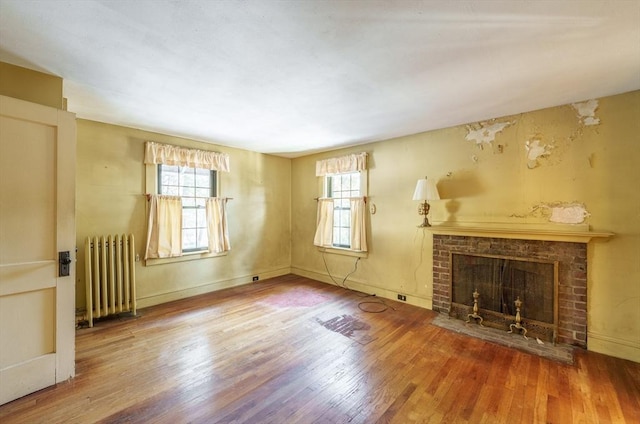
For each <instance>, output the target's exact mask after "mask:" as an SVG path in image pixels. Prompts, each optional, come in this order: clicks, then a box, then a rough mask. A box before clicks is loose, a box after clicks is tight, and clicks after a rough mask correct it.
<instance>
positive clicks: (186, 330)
mask: <svg viewBox="0 0 640 424" xmlns="http://www.w3.org/2000/svg"><path fill="white" fill-rule="evenodd" d="M294 293H296V294H295V296H294ZM301 293H302V294H303V295H304V294H306V297H304V296H303V297H304V298H302V299H300V294H301ZM363 301H374V302H376V301H380V299H376V298H371V297H369V298H363V297H361V294H359V293H355V292H350V291H347V290H344V289H342V288H340V287H335V286H330V285H327V284H323V283H319V282H316V281H312V280H309V279H306V278H302V277H298V276H293V275H289V276H284V277H279V278H275V279H271V280H265V281H261V282H258V283H253V284H251V285H246V286H243V287H238V288H233V289H228V290H224V291H220V292H216V293H210V294H206V295H202V296H197V297H193V298H190V299H185V300H181V301H177V302H173V303H170V304H165V305H159V306H156V307H152V308H147V309H145V310H142V311H141V315H140V316H139V317H137V318H120V319H115V320H109V321H102V322H99V323H98V324H97V326H96V327H94V328H92V329H81V330H78V332H77V339H76V352H77V353H76V358H77V364H76V371H77V376H76V378H74V379H72V380H70V381H68V382H65V383H61V384H58V385H57V386H55V387H52V388H48V389H45V390H42V391H40V392H38V393H34V394H32V395H29V396H26V397H24V398H21V399H18V400H16V401H13V402H11V403H8V404H6V405H3V406H0V422H1V423H2V424H10V423H47V424H52V423H170V424H179V423H279V424H282V423H402V424H405V423H441V422H446V423H492V424H493V423H558V424H565V423H572V422H573V423H638V422H640V364H637V363H633V362H630V361H625V360H621V359H616V358H612V357H608V356H604V355H600V354H596V353H593V352H586V351H579V352H577V353H576V361H575V364H574V365H567V364H563V363H559V362H553V361H551V360H549V359H545V358H541V357H538V356H533V355H531V354H528V353H524V352H521V351H517V350H513V349H511V348H507V347H504V346H498V345H494V344H491V343H489V342H486V341H482V340H479V339H475V338H471V337H469V336H466V335H462V334H457V333H454V332H450V331H449V330H446V329H443V328H440V327H436V326H434V325H431V324H430V321H431V320H432V319H433V317H434V316H435V313H433V312H431V311H428V310H424V309H421V308H417V307H413V306H411V305H407V304H403V303H398V302H393V301H388V300H384V302H385V303H386V304H387V305H388V306H389V308H388V309H387V310H386V311H384V312H381V313H367V312H364V311H363V310H361V308H362V309H368V310H381V309H383V308H384V305H382V304H375V303H365V304H361V302H363ZM296 302H298V304H296ZM359 306H360V307H361V308H360V307H359Z"/></svg>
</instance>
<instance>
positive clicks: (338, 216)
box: [325, 172, 361, 249]
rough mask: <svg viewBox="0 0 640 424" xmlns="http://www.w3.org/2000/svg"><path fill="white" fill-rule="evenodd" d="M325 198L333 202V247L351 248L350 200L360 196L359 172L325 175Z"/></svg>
mask: <svg viewBox="0 0 640 424" xmlns="http://www.w3.org/2000/svg"><path fill="white" fill-rule="evenodd" d="M325 181H326V197H328V198H332V199H334V201H333V246H334V247H340V248H346V249H350V248H351V241H350V240H351V236H350V234H351V198H352V197H359V196H361V194H360V192H361V190H360V172H348V173H344V174H334V175H327V176H326V177H325Z"/></svg>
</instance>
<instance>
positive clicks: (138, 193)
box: [76, 120, 291, 307]
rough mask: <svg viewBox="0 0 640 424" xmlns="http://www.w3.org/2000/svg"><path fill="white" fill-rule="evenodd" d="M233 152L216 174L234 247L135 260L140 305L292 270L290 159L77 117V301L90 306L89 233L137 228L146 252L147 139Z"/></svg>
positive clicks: (141, 249)
mask: <svg viewBox="0 0 640 424" xmlns="http://www.w3.org/2000/svg"><path fill="white" fill-rule="evenodd" d="M147 140H149V141H156V142H159V143H166V144H174V145H179V146H185V147H190V148H197V149H203V150H213V151H218V152H223V153H228V154H229V156H230V163H231V172H230V173H222V172H220V173H218V178H219V180H220V195H221V196H224V197H232V198H233V200H231V201H229V203H228V214H229V218H228V221H229V234H230V238H231V248H232V250H231V252H230V253H229V254H228V255H227V256H223V257H217V258H207V259H199V260H192V261H187V262H181V263H173V264H163V265H155V266H144V261H141V262H138V263H137V266H136V280H137V297H138V303H139V307H144V306H149V305H153V304H158V303H163V302H166V301H170V300H175V299H178V298H183V297H187V296H191V295H194V294H199V293H203V292H207V291H212V290H217V289H221V288H225V287H229V286H234V285H239V284H244V283H247V282H251V281H252V276H254V275H258V276H259V277H260V279H265V278H268V277H272V276H276V275H282V274H287V273H289V271H290V268H289V265H290V262H291V259H290V252H291V249H290V240H291V235H290V204H291V202H290V197H291V187H290V181H291V161H290V160H289V159H285V158H280V157H275V156H270V155H264V154H260V153H255V152H250V151H247V150H240V149H234V148H229V147H223V146H217V145H211V144H207V143H201V142H197V141H193V140H187V139H183V138H178V137H171V136H167V135H162V134H156V133H151V132H146V131H141V130H136V129H132V128H126V127H119V126H114V125H108V124H102V123H98V122H92V121H87V120H78V156H77V158H78V159H77V160H78V166H77V243H78V244H77V245H78V247H79V249H78V262H77V280H78V281H77V290H76V294H77V305H78V307H83V306H84V305H85V281H84V251H83V250H84V240H85V238H86V237H87V236H95V235H104V234H107V235H108V234H113V235H115V234H123V233H127V234H128V233H132V234H134V236H135V239H136V244H137V246H136V251H137V252H138V253H139V255H140V257H142V258H143V257H144V249H145V246H144V244H145V242H146V238H145V237H146V222H147V216H146V198H145V196H144V193H145V165H144V164H143V159H144V142H145V141H147Z"/></svg>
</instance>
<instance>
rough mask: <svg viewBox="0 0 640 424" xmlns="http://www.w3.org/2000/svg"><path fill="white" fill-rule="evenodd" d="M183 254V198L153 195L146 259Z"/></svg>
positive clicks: (150, 207)
mask: <svg viewBox="0 0 640 424" xmlns="http://www.w3.org/2000/svg"><path fill="white" fill-rule="evenodd" d="M176 256H182V199H181V198H180V197H175V196H161V195H152V196H151V199H150V205H149V228H148V231H147V249H146V252H145V255H144V258H145V259H151V258H172V257H176Z"/></svg>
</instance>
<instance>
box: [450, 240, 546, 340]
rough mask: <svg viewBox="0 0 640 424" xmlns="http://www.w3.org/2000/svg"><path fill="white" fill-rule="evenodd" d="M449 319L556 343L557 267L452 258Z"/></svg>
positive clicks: (530, 262)
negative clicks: (452, 317) (452, 318)
mask: <svg viewBox="0 0 640 424" xmlns="http://www.w3.org/2000/svg"><path fill="white" fill-rule="evenodd" d="M450 263H451V310H450V315H452V316H454V317H456V318H459V319H465V320H467V321H471V320H472V319H473V320H474V321H476V322H477V323H478V324H480V325H485V326H491V327H494V328H499V329H504V330H506V331H512V332H514V330H518V331H517V332H518V333H521V334H523V335H524V336H525V337H526V336H530V337H536V338H539V339H540V340H543V341H548V342H556V340H557V325H558V302H557V298H558V295H557V294H558V262H557V261H540V260H532V259H527V258H518V257H511V256H500V255H477V254H464V253H451V261H450Z"/></svg>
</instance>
